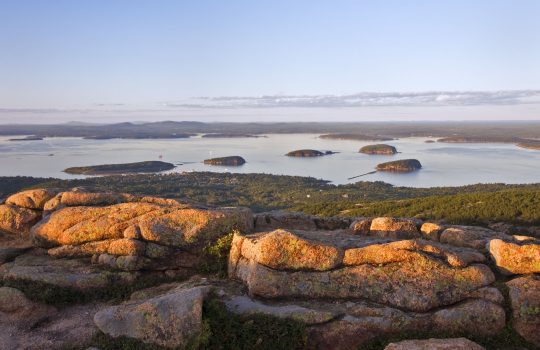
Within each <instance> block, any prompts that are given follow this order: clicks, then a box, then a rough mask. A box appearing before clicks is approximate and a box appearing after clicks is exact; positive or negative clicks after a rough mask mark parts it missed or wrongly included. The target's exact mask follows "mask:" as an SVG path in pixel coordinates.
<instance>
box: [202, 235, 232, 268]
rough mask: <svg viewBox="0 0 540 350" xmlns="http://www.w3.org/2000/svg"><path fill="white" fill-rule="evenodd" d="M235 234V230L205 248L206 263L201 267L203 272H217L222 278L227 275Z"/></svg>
mask: <svg viewBox="0 0 540 350" xmlns="http://www.w3.org/2000/svg"><path fill="white" fill-rule="evenodd" d="M234 234H235V232H234V231H233V232H231V233H229V234H227V235H225V236H222V237H220V238H218V239H217V240H216V241H215V242H214V243H209V244H207V245H206V246H205V247H204V248H203V254H204V259H203V261H204V265H203V266H202V267H201V272H203V273H207V274H215V275H217V276H219V277H222V278H225V277H227V263H228V259H229V252H230V250H231V244H232V240H233V237H234Z"/></svg>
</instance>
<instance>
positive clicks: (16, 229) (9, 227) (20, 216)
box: [0, 204, 41, 235]
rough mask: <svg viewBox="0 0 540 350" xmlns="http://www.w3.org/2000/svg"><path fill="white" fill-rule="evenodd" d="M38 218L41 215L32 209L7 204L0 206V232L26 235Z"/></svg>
mask: <svg viewBox="0 0 540 350" xmlns="http://www.w3.org/2000/svg"><path fill="white" fill-rule="evenodd" d="M40 218H41V214H40V213H39V212H37V211H35V210H32V209H26V208H21V207H16V206H14V205H9V204H3V205H0V232H1V231H3V232H7V233H11V234H16V235H27V234H28V233H29V232H30V229H31V228H32V226H33V225H34V224H35V223H36V222H37V221H38V220H39V219H40Z"/></svg>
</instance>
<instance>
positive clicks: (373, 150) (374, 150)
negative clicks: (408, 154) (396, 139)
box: [359, 143, 397, 155]
mask: <svg viewBox="0 0 540 350" xmlns="http://www.w3.org/2000/svg"><path fill="white" fill-rule="evenodd" d="M359 152H360V153H365V154H388V155H391V154H396V153H397V149H396V148H395V147H394V146H390V145H385V144H382V143H381V144H377V145H367V146H364V147H362V148H360V151H359Z"/></svg>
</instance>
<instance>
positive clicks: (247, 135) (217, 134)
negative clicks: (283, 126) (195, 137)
mask: <svg viewBox="0 0 540 350" xmlns="http://www.w3.org/2000/svg"><path fill="white" fill-rule="evenodd" d="M201 137H204V138H216V139H218V138H241V137H247V138H259V137H266V136H263V135H253V134H234V133H230V134H229V133H212V134H204V135H202V136H201Z"/></svg>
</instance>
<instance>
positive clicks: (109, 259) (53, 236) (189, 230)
mask: <svg viewBox="0 0 540 350" xmlns="http://www.w3.org/2000/svg"><path fill="white" fill-rule="evenodd" d="M123 198H124V197H123V196H122V195H115V194H96V195H95V196H89V194H88V193H84V194H82V197H79V194H78V193H77V194H74V195H73V194H68V193H64V194H62V197H61V203H64V201H65V203H67V204H73V203H77V204H80V203H81V202H82V199H86V200H87V202H86V203H88V202H89V203H92V205H90V206H81V205H79V206H69V205H68V206H66V207H63V208H59V209H57V210H55V211H53V212H52V213H51V214H50V215H48V216H46V217H45V218H44V219H43V220H42V221H41V222H39V223H38V224H37V225H35V226H34V227H33V228H32V230H31V231H32V232H31V234H32V238H33V241H34V243H35V244H36V245H37V246H40V247H44V248H50V249H49V254H50V255H51V256H54V257H57V258H83V257H92V256H94V258H93V261H94V262H95V263H99V264H103V265H106V266H109V267H113V268H117V269H122V270H127V271H133V270H144V269H160V270H164V269H168V268H173V267H172V266H171V265H174V264H176V263H179V264H180V266H181V267H185V263H184V264H182V263H181V262H180V261H182V260H184V261H185V260H192V262H191V263H190V267H194V265H195V263H196V259H192V258H193V257H195V258H196V255H197V254H200V253H201V248H202V246H204V245H206V244H207V243H208V242H210V241H213V240H215V239H217V238H219V237H221V236H223V235H225V234H227V233H229V232H232V231H233V230H240V231H242V232H249V231H251V230H252V228H253V218H252V214H251V212H250V211H249V210H248V209H242V208H217V209H197V208H186V206H185V205H179V204H176V203H175V202H169V201H165V202H162V201H152V202H148V201H137V202H126V203H119V204H112V205H104V206H96V205H95V203H110V202H116V201H120V200H122V199H123ZM128 199H129V198H128ZM177 266H178V265H177Z"/></svg>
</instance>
